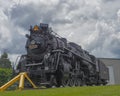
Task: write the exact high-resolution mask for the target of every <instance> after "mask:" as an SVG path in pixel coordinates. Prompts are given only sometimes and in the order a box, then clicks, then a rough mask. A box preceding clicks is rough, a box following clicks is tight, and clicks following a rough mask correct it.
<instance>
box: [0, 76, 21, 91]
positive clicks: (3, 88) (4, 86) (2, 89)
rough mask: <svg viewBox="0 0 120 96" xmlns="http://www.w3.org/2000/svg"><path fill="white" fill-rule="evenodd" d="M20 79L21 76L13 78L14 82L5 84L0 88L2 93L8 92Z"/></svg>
mask: <svg viewBox="0 0 120 96" xmlns="http://www.w3.org/2000/svg"><path fill="white" fill-rule="evenodd" d="M19 78H20V75H17V76H16V77H15V78H13V79H12V80H10V81H9V82H7V83H6V84H4V85H3V86H1V87H0V91H4V90H6V89H7V88H8V87H9V86H11V85H12V84H13V83H15V82H16V81H18V80H19Z"/></svg>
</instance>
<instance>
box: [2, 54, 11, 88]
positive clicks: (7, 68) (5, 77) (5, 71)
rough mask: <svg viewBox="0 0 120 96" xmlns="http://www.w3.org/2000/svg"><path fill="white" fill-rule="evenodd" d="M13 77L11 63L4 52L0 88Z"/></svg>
mask: <svg viewBox="0 0 120 96" xmlns="http://www.w3.org/2000/svg"><path fill="white" fill-rule="evenodd" d="M11 77H12V66H11V61H10V60H9V58H8V54H7V53H6V52H4V53H3V54H2V55H1V57H0V86H2V85H3V84H5V83H6V82H8V81H9V80H10V78H11Z"/></svg>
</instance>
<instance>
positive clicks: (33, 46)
mask: <svg viewBox="0 0 120 96" xmlns="http://www.w3.org/2000/svg"><path fill="white" fill-rule="evenodd" d="M29 48H30V49H35V48H38V46H37V45H33V44H32V45H29Z"/></svg>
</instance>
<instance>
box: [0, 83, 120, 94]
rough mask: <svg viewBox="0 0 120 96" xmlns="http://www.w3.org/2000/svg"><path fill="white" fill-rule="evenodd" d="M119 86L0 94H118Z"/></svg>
mask: <svg viewBox="0 0 120 96" xmlns="http://www.w3.org/2000/svg"><path fill="white" fill-rule="evenodd" d="M119 90H120V86H117V85H116V86H91V87H90V86H89V87H87V86H86V87H66V88H51V89H44V90H42V89H39V90H24V91H6V92H1V93H0V96H120V91H119Z"/></svg>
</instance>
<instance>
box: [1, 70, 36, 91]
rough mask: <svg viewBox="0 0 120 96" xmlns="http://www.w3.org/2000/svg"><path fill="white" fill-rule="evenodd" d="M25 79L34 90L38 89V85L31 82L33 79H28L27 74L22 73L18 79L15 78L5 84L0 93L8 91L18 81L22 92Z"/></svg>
mask: <svg viewBox="0 0 120 96" xmlns="http://www.w3.org/2000/svg"><path fill="white" fill-rule="evenodd" d="M25 78H26V79H27V80H28V81H29V82H30V83H31V84H32V86H33V88H37V87H36V85H35V84H34V83H33V82H32V81H31V79H30V78H29V77H28V75H27V73H26V72H22V73H20V74H19V75H17V76H16V77H14V78H13V79H12V80H10V81H9V82H7V83H6V84H4V85H3V86H1V87H0V91H4V90H6V89H7V88H8V87H9V86H11V85H12V84H14V83H15V82H16V81H18V80H20V81H19V89H20V90H22V89H23V88H24V80H25Z"/></svg>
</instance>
